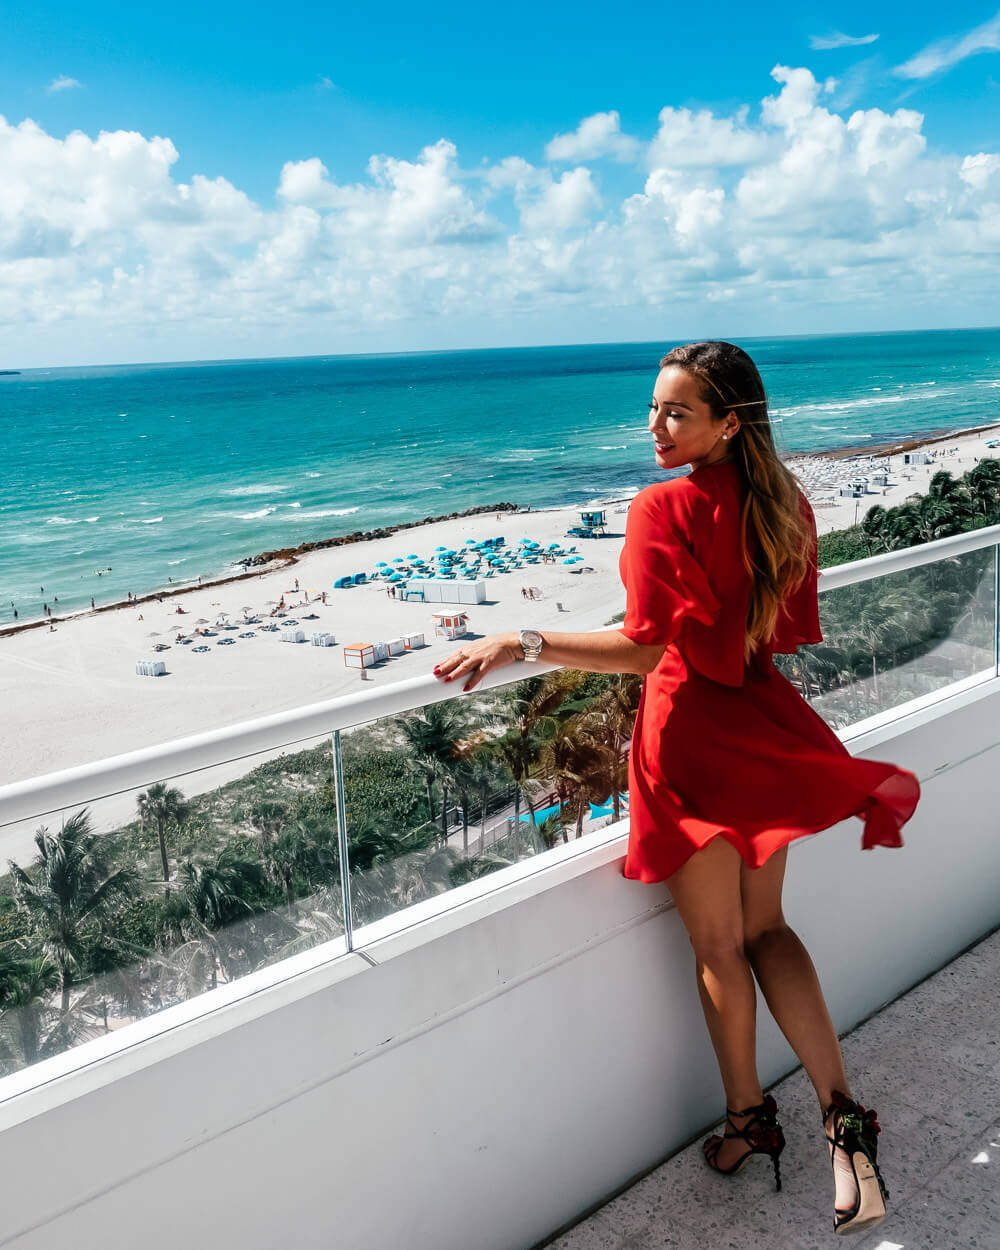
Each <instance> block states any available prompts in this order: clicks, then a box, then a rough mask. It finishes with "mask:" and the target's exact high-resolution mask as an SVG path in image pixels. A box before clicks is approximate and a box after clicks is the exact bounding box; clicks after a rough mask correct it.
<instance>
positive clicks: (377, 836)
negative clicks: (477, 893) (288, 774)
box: [340, 670, 641, 926]
mask: <svg viewBox="0 0 1000 1250" xmlns="http://www.w3.org/2000/svg"><path fill="white" fill-rule="evenodd" d="M640 685H641V681H640V679H639V678H637V677H632V676H630V675H627V674H626V675H624V676H619V675H618V674H613V675H612V674H597V673H580V672H575V671H572V670H558V671H556V672H553V673H548V674H544V675H542V676H540V677H532V678H528V679H526V680H523V681H520V682H517V683H514V684H511V685H508V686H504V687H501V688H497V689H494V690H489V691H473V692H471V693H470V694H468V695H462V696H460V697H457V698H453V699H448V700H446V701H445V702H443V703H435V704H429V705H427V706H426V707H423V708H417V709H415V710H414V711H412V712H407V713H402V714H400V715H396V716H391V717H384V718H382V719H380V720H377V721H371V722H368V723H366V724H364V725H358V726H355V727H354V728H353V729H352V730H345V731H343V732H342V733H341V735H340V743H341V753H342V758H343V776H344V798H345V808H346V822H345V823H346V830H347V839H348V862H349V864H350V892H351V909H352V917H353V924H354V925H355V926H357V925H363V924H367V923H370V922H372V921H375V920H379V919H381V918H383V917H384V916H387V915H389V914H391V913H393V912H396V911H399V910H401V909H402V908H404V907H408V906H411V905H412V904H414V903H418V902H421V901H422V900H424V899H427V898H430V897H432V896H433V895H436V894H440V893H441V892H443V891H445V890H448V889H450V888H452V887H454V886H457V885H461V884H463V883H464V882H467V881H471V880H474V879H476V878H479V877H482V876H485V875H487V874H488V873H491V872H495V871H496V870H498V869H500V868H504V867H506V866H508V865H510V864H514V863H517V862H519V861H521V860H523V859H526V858H528V857H531V856H536V855H540V854H542V853H543V852H544V851H546V850H548V849H549V848H551V847H553V846H555V845H556V844H557V843H564V842H569V841H571V840H572V839H574V838H577V837H580V836H582V835H583V834H585V833H589V832H591V831H592V830H594V829H598V828H600V827H601V826H603V825H607V824H609V823H611V822H612V821H613V820H615V819H616V818H620V817H621V816H622V815H623V814H624V813H625V811H627V803H628V798H627V794H626V791H627V787H628V743H629V740H630V738H631V734H632V724H633V722H634V719H635V710H636V707H637V706H638V700H639V689H640Z"/></svg>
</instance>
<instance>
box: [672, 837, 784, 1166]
mask: <svg viewBox="0 0 1000 1250" xmlns="http://www.w3.org/2000/svg"><path fill="white" fill-rule="evenodd" d="M741 863H742V860H741V858H740V855H739V852H738V851H736V849H735V848H734V847H733V846H731V845H730V844H729V843H728V842H727V841H726V840H725V839H724V838H721V837H717V838H714V839H713V840H712V841H711V842H710V843H709V844H708V845H707V846H706V847H703V848H702V850H700V851H696V852H695V854H694V855H692V856H691V858H690V859H689V860H688V861H687V862H686V863H685V864H684V865H683V867H681V868H679V869H678V870H677V872H675V873H674V874H673V876H671V877H669V878H668V879H667V885H668V887H669V889H670V893H671V895H672V896H673V899H674V902H675V903H676V904H677V910H678V912H679V913H680V917H681V920H682V921H683V922H684V927H685V928H686V929H687V932H688V937H689V938H690V939H691V945H692V946H693V947H694V953H695V960H696V969H697V979H698V993H699V995H700V997H701V1005H702V1009H703V1010H704V1013H705V1022H706V1024H707V1025H708V1032H709V1036H710V1037H711V1039H712V1045H713V1047H714V1048H715V1054H716V1058H717V1059H718V1062H719V1071H720V1073H721V1075H722V1084H723V1088H724V1089H725V1092H726V1106H727V1107H731V1108H732V1109H733V1110H734V1111H739V1110H742V1109H743V1108H746V1107H753V1106H756V1105H758V1104H759V1103H761V1102H762V1101H763V1098H764V1095H763V1093H762V1092H761V1088H760V1079H759V1078H758V1076H757V992H756V988H755V986H754V980H753V972H752V971H751V968H750V965H749V963H748V962H747V959H746V955H745V954H744V949H743V914H742V904H741V889H740V865H741ZM734 1122H735V1124H736V1125H737V1127H742V1126H743V1125H744V1123H745V1122H746V1121H745V1120H741V1119H735V1120H734ZM746 1149H747V1147H746V1144H745V1143H744V1142H743V1141H742V1140H741V1139H739V1138H737V1139H727V1140H726V1141H725V1142H724V1143H723V1145H722V1146H721V1148H720V1150H719V1154H718V1156H717V1161H718V1163H719V1165H720V1166H721V1167H723V1168H726V1167H728V1166H729V1165H730V1164H731V1163H733V1162H735V1160H737V1159H738V1158H739V1157H740V1155H742V1154H745V1153H746Z"/></svg>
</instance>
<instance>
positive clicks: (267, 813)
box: [247, 799, 292, 854]
mask: <svg viewBox="0 0 1000 1250" xmlns="http://www.w3.org/2000/svg"><path fill="white" fill-rule="evenodd" d="M291 815H292V810H291V808H290V807H289V806H288V804H287V803H281V802H279V801H277V800H275V799H259V800H258V801H257V802H256V803H254V804H253V805H252V807H251V808H250V810H249V811H248V812H247V820H248V821H249V823H250V824H251V825H252V826H253V828H254V829H255V830H256V832H257V840H258V842H259V843H260V848H261V853H262V854H263V853H264V852H265V851H266V850H267V848H268V847H269V846H270V845H271V843H272V842H273V841H274V840H275V838H277V837H278V836H279V835H280V834H281V831H282V829H284V827H285V825H287V824H288V821H289V820H290V819H291Z"/></svg>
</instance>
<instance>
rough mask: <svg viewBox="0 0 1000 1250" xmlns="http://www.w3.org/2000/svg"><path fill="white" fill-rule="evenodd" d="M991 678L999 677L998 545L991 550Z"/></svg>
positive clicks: (999, 544) (999, 578)
mask: <svg viewBox="0 0 1000 1250" xmlns="http://www.w3.org/2000/svg"><path fill="white" fill-rule="evenodd" d="M993 676H994V677H1000V543H998V544H997V545H996V546H995V547H994V548H993Z"/></svg>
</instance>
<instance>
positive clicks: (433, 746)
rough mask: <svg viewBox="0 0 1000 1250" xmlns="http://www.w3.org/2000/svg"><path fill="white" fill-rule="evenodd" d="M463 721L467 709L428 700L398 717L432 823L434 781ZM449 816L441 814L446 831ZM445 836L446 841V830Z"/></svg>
mask: <svg viewBox="0 0 1000 1250" xmlns="http://www.w3.org/2000/svg"><path fill="white" fill-rule="evenodd" d="M464 724H465V711H464V709H459V708H458V707H457V706H455V705H454V704H452V703H429V704H428V705H427V706H426V707H424V708H422V709H420V711H415V712H411V713H409V715H407V716H403V717H401V718H400V720H399V728H400V731H401V732H402V734H403V737H404V738H405V740H406V744H407V746H408V747H409V748H410V760H411V766H412V768H413V769H414V770H415V771H416V772H417V774H418V775H419V776H420V778H421V780H422V781H423V783H424V786H425V787H426V790H427V815H428V818H429V819H430V820H431V822H433V821H434V819H435V813H434V783H435V781H437V780H439V779H440V778H441V776H442V771H441V766H442V764H445V763H446V762H447V761H449V760H451V759H452V757H453V755H454V753H455V743H456V742H457V741H458V739H459V738H461V736H462V731H463V728H464ZM445 799H447V795H446V796H445ZM444 806H446V802H445V804H444ZM446 819H447V818H446V817H445V816H442V825H443V826H444V828H445V830H446V829H447V825H446ZM444 836H445V841H447V832H445V835H444Z"/></svg>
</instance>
